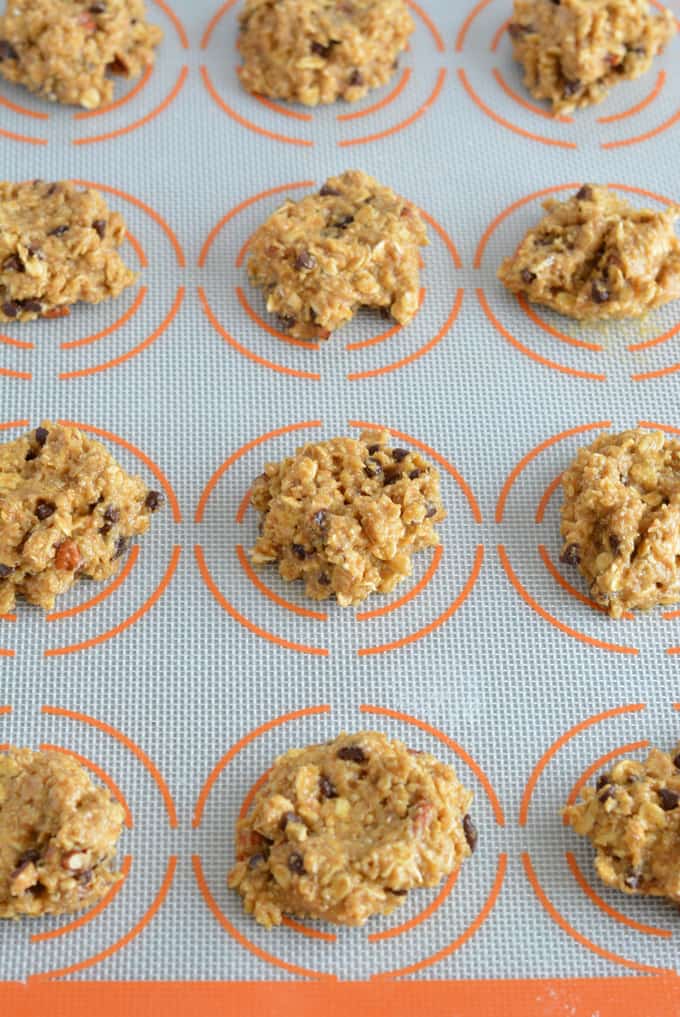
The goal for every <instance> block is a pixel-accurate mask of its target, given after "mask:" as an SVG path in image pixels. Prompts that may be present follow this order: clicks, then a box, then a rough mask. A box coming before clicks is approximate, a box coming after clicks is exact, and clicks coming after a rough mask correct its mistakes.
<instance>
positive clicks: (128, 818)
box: [40, 742, 134, 830]
mask: <svg viewBox="0 0 680 1017" xmlns="http://www.w3.org/2000/svg"><path fill="white" fill-rule="evenodd" d="M40 749H41V751H43V752H61V753H62V754H63V755H65V756H70V757H71V758H72V759H75V760H76V762H77V763H80V765H81V766H84V767H86V769H88V770H92V772H93V773H94V774H96V776H97V777H99V779H100V780H101V782H102V783H103V784H106V786H107V788H108V789H109V791H110V792H111V794H112V795H113V797H114V798H115V799H116V801H117V802H118V803H119V805H122V807H123V810H124V811H125V825H126V826H127V828H128V830H131V829H132V828H133V825H134V824H133V822H132V812H131V810H130V806H129V805H128V802H127V799H126V797H125V795H124V794H123V792H122V791H121V789H120V788H119V787H118V785H117V784H116V782H115V780H114V779H113V777H109V775H108V773H107V772H106V770H104V769H102V767H101V766H98V765H97V763H93V762H92V760H91V759H87V758H86V757H85V756H81V755H79V754H78V753H77V752H74V751H73V750H72V749H65V748H62V746H61V745H49V744H47V742H43V744H42V745H41V746H40Z"/></svg>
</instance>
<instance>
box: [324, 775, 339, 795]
mask: <svg viewBox="0 0 680 1017" xmlns="http://www.w3.org/2000/svg"><path fill="white" fill-rule="evenodd" d="M319 791H320V792H321V796H322V797H323V798H338V797H339V796H338V792H337V789H336V787H335V784H334V783H333V781H332V780H331V779H330V777H326V776H325V775H324V774H322V775H321V776H320V777H319Z"/></svg>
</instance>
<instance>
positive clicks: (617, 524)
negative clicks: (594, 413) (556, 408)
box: [561, 430, 680, 618]
mask: <svg viewBox="0 0 680 1017" xmlns="http://www.w3.org/2000/svg"><path fill="white" fill-rule="evenodd" d="M562 485H563V491H564V501H563V504H562V527H561V532H562V539H563V548H562V561H563V562H565V563H566V564H570V565H575V566H578V568H579V571H580V572H581V574H582V575H583V576H584V577H585V579H586V581H587V583H588V585H589V588H590V593H591V595H592V597H593V599H594V600H595V601H596V603H598V604H600V605H601V606H603V607H605V608H606V609H607V610H608V611H609V614H610V615H611V616H612V617H613V618H620V617H621V615H622V613H623V611H624V610H646V609H647V608H651V607H654V606H655V605H658V604H674V603H676V601H678V600H680V442H677V441H674V440H672V439H670V438H666V437H665V436H664V435H663V434H662V433H661V432H660V431H648V430H638V431H624V432H623V433H622V434H603V435H601V436H600V437H599V438H597V439H596V440H595V441H594V442H593V444H592V445H590V446H589V447H587V448H582V449H580V450H579V452H578V454H577V456H576V459H575V460H574V462H573V463H572V465H571V466H570V467H569V469H568V470H567V471H566V473H565V474H564V477H563V481H562Z"/></svg>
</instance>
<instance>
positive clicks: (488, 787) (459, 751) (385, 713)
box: [359, 704, 505, 826]
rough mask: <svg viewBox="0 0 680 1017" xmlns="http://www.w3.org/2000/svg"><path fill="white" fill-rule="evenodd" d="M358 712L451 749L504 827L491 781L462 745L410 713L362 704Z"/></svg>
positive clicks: (500, 808)
mask: <svg viewBox="0 0 680 1017" xmlns="http://www.w3.org/2000/svg"><path fill="white" fill-rule="evenodd" d="M359 712H360V713H375V714H377V715H378V716H380V717H392V718H393V719H394V720H400V721H402V722H403V723H405V724H412V725H413V726H414V727H418V728H420V730H421V731H425V732H426V733H427V734H429V735H432V737H433V738H436V739H437V740H438V741H440V742H441V743H442V744H443V745H446V746H447V748H449V749H451V751H452V752H454V753H455V754H456V755H457V756H459V757H460V758H461V759H462V760H463V762H464V763H465V765H466V766H468V767H469V768H470V769H471V770H472V772H473V773H474V775H475V777H476V778H477V780H478V781H479V783H480V784H481V785H482V787H483V788H484V790H485V792H486V795H487V797H488V799H489V802H490V803H491V808H492V809H493V814H494V816H495V818H496V822H497V823H498V825H499V826H505V814H504V812H503V809H502V807H501V803H500V802H499V800H498V796H497V794H496V792H495V791H494V789H493V785H492V783H491V781H490V780H489V778H488V777H487V775H486V774H485V773H484V770H482V768H481V766H480V765H479V763H477V762H476V761H475V760H474V759H473V758H472V756H471V755H470V753H469V752H466V750H465V749H464V748H463V747H462V745H459V744H458V742H454V740H453V738H449V736H448V735H447V734H444V732H443V731H440V730H439V728H437V727H433V725H432V724H428V723H427V721H424V720H419V719H418V718H417V717H413V716H411V714H410V713H400V712H399V711H398V710H390V709H388V707H386V706H367V705H366V704H362V705H361V706H360V707H359Z"/></svg>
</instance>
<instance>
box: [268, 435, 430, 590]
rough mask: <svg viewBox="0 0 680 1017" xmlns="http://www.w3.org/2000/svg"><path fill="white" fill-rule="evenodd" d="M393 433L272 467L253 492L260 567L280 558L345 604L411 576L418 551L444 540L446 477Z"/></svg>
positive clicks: (309, 586) (307, 449)
mask: <svg viewBox="0 0 680 1017" xmlns="http://www.w3.org/2000/svg"><path fill="white" fill-rule="evenodd" d="M389 442H390V436H389V434H387V432H382V431H379V432H374V431H366V432H364V433H363V434H362V435H361V437H360V438H359V439H356V438H335V439H333V440H331V441H323V442H319V443H317V444H309V445H305V446H304V447H303V448H300V449H298V451H297V452H296V454H295V455H294V456H292V457H290V458H289V459H284V460H283V461H282V462H280V463H269V464H267V466H266V467H265V471H264V473H263V474H262V476H260V477H258V479H257V480H256V481H255V483H254V485H253V489H252V503H253V505H254V507H255V508H256V509H257V511H258V512H259V513H260V514H261V517H262V520H261V528H260V536H259V538H258V540H257V543H256V544H255V547H254V548H253V551H252V559H253V561H254V562H255V563H256V564H259V565H262V564H269V563H271V562H278V564H279V572H280V574H281V576H282V577H283V578H284V579H286V580H294V579H302V580H303V581H304V583H305V589H306V592H307V594H308V595H309V596H310V597H312V598H313V599H314V600H325V599H326V598H328V597H330V596H333V595H334V596H335V597H336V598H337V601H338V603H339V604H341V605H342V606H343V607H346V606H348V605H350V604H359V603H361V601H362V600H365V598H366V597H368V595H369V594H371V593H374V592H376V591H377V592H380V593H388V592H389V591H390V590H392V589H394V587H395V586H396V585H397V583H399V582H401V581H402V580H403V579H405V578H406V577H407V576H409V575H410V574H411V568H412V564H411V555H412V554H413V552H415V551H419V550H421V549H422V548H425V547H433V546H435V545H437V544H438V543H439V537H438V534H437V533H436V531H435V524H436V523H438V522H440V521H441V520H442V519H444V517H445V514H446V513H445V512H444V509H443V506H442V501H441V496H440V492H439V473H438V471H437V470H436V469H435V468H434V467H433V466H432V465H431V464H430V463H429V462H427V460H425V459H424V458H423V457H422V456H421V455H420V454H419V453H417V452H411V451H408V450H407V449H403V448H391V447H390V444H389Z"/></svg>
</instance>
